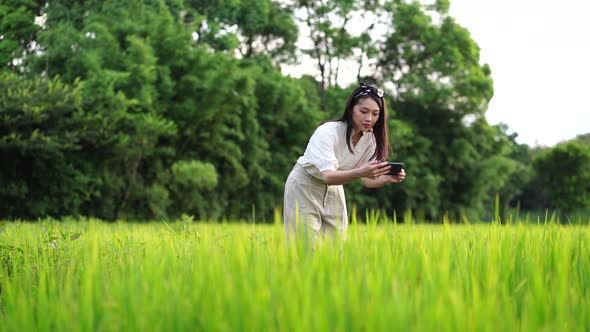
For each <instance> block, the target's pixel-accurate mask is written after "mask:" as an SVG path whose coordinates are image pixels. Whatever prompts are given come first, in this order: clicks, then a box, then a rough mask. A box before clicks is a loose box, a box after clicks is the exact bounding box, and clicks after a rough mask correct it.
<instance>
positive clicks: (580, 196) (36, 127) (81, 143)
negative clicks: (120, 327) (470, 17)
mask: <svg viewBox="0 0 590 332" xmlns="http://www.w3.org/2000/svg"><path fill="white" fill-rule="evenodd" d="M448 8H449V2H448V1H446V0H440V1H436V2H435V3H434V4H433V5H428V6H424V5H421V4H418V3H408V2H405V1H386V3H384V1H378V0H334V1H326V0H323V1H304V0H297V1H281V2H277V1H271V0H230V1H199V0H168V1H163V0H162V1H155V0H125V1H122V0H115V1H98V0H85V1H79V0H77V1H71V0H68V1H66V0H56V1H51V2H48V1H42V0H38V1H4V2H3V5H2V6H0V64H1V67H0V218H2V219H14V218H22V219H35V218H38V217H45V216H52V217H62V216H66V215H73V216H76V215H85V216H93V217H98V218H102V219H106V220H117V219H123V220H154V219H160V218H175V217H178V216H179V215H180V214H182V213H186V214H190V215H194V216H195V218H197V219H221V218H228V219H231V220H234V219H236V218H237V219H239V218H249V217H250V216H252V215H253V214H254V213H255V214H256V218H257V220H270V216H271V215H272V213H273V209H275V208H280V207H281V205H282V199H283V188H284V181H285V179H286V176H287V175H288V173H289V171H290V169H291V167H292V166H293V164H294V162H295V161H296V159H297V157H298V156H299V155H300V154H302V153H303V151H304V149H305V146H306V144H307V140H308V139H309V136H310V135H311V133H312V132H313V131H314V129H315V127H316V126H317V125H318V124H319V123H320V122H321V121H323V120H326V119H329V118H334V117H335V116H336V115H338V114H339V113H340V112H341V111H342V110H343V107H344V103H345V101H346V97H347V95H348V93H349V91H350V89H351V87H341V86H339V85H338V84H336V82H338V76H339V75H342V72H343V69H342V68H341V66H343V64H344V63H345V62H350V61H354V63H355V64H356V66H357V67H356V72H355V74H356V77H357V80H358V81H366V82H371V83H375V84H378V85H380V86H383V87H386V89H389V90H390V92H391V95H392V96H391V97H390V98H389V100H388V103H389V110H390V116H389V126H390V133H391V135H390V136H391V137H390V139H391V143H392V146H393V156H392V157H391V158H390V159H392V160H398V161H403V162H404V163H405V164H406V165H407V166H406V168H407V172H408V178H407V180H406V181H405V182H404V184H403V185H395V186H389V187H386V188H382V189H378V190H370V189H365V188H363V187H362V185H361V183H360V182H359V183H355V184H351V185H349V186H347V189H346V190H347V192H348V196H347V197H348V199H349V203H350V204H351V205H355V206H357V210H358V211H364V210H365V209H373V208H374V209H383V210H385V211H387V212H388V213H391V212H392V211H397V213H398V216H401V215H402V212H404V211H408V210H410V209H411V210H412V211H415V212H416V213H417V214H419V215H420V216H422V217H424V218H427V219H430V220H434V221H437V220H440V219H441V218H442V217H443V216H450V217H452V218H468V219H471V220H477V219H481V218H485V216H489V215H490V214H491V213H493V210H494V202H495V199H496V197H499V198H500V206H501V208H502V209H505V208H509V207H515V206H518V207H520V208H521V209H523V210H543V209H559V210H561V211H564V212H568V213H570V212H575V211H583V210H584V209H587V208H588V207H590V143H589V137H588V136H585V137H580V138H579V139H577V140H575V141H572V142H568V143H567V144H561V145H558V146H556V147H553V148H550V149H541V148H534V149H533V148H530V147H528V146H526V145H520V144H517V143H516V141H515V138H516V134H509V133H507V128H506V127H505V126H504V125H496V126H492V125H490V124H489V123H488V122H487V121H486V118H485V111H486V109H487V105H488V102H489V100H490V99H491V97H492V95H493V82H492V79H491V69H490V67H489V66H488V65H485V64H483V65H482V64H480V60H479V48H478V46H477V44H476V42H475V41H474V40H472V39H471V37H470V35H469V32H468V31H467V30H466V29H465V28H463V27H461V26H460V25H458V24H457V23H456V22H455V21H454V20H453V18H452V17H451V16H449V13H448ZM300 27H305V29H301V31H299V28H300ZM303 31H305V37H307V38H308V39H309V41H310V46H309V48H307V49H299V48H297V44H296V41H297V39H298V38H299V36H300V35H302V36H303V34H304V32H303ZM298 62H308V64H310V65H313V66H315V67H316V68H317V70H318V76H317V77H310V76H303V77H301V78H292V77H289V76H286V75H284V74H282V72H281V66H282V65H285V64H295V63H298ZM347 70H349V69H347ZM352 85H356V83H354V84H352ZM515 111H517V110H515ZM531 121H534V119H531Z"/></svg>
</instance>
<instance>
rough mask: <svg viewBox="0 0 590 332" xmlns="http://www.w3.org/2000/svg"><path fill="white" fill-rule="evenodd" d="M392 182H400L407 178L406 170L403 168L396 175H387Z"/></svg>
mask: <svg viewBox="0 0 590 332" xmlns="http://www.w3.org/2000/svg"><path fill="white" fill-rule="evenodd" d="M387 177H388V178H389V181H390V182H393V183H400V182H402V181H403V180H404V179H405V178H406V171H405V170H404V169H403V168H402V170H401V171H399V173H397V174H396V175H387Z"/></svg>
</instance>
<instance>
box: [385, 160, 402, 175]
mask: <svg viewBox="0 0 590 332" xmlns="http://www.w3.org/2000/svg"><path fill="white" fill-rule="evenodd" d="M387 164H388V165H389V166H391V170H390V171H389V173H387V175H397V173H399V172H400V171H401V170H402V168H404V163H397V162H393V161H388V162H387Z"/></svg>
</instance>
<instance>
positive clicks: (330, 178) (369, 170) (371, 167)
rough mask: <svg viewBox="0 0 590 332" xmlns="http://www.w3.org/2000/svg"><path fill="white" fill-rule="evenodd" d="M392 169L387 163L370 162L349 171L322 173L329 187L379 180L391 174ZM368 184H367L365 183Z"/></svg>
mask: <svg viewBox="0 0 590 332" xmlns="http://www.w3.org/2000/svg"><path fill="white" fill-rule="evenodd" d="M389 169H390V167H389V166H388V165H387V162H379V161H376V160H374V161H370V162H368V163H367V164H365V165H363V166H361V167H359V168H355V169H351V170H347V171H331V170H328V171H323V172H321V174H322V178H323V179H324V182H325V183H326V184H327V185H331V186H332V185H341V184H345V183H348V182H351V181H353V180H356V179H361V178H363V180H364V178H372V179H378V178H379V177H381V176H384V175H385V174H387V172H389ZM365 184H366V183H365Z"/></svg>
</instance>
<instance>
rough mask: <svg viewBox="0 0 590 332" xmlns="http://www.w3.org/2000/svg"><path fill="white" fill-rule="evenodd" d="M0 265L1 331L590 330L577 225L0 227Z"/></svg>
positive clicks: (585, 234)
mask: <svg viewBox="0 0 590 332" xmlns="http://www.w3.org/2000/svg"><path fill="white" fill-rule="evenodd" d="M299 243H301V241H300V242H299ZM0 267H1V269H0V331H163V330H165V331H200V330H204V331H241V330H243V331H411V330H414V331H588V330H590V290H589V288H590V227H589V226H572V225H570V226H560V225H555V224H546V225H523V224H516V225H510V226H501V225H498V224H479V225H395V224H384V225H352V226H351V227H350V228H349V231H348V238H347V240H346V241H345V242H344V243H340V242H326V243H322V244H320V245H318V246H317V247H316V249H315V250H314V251H313V253H312V252H311V251H309V250H306V249H305V248H302V247H301V246H298V247H295V246H292V247H291V248H290V249H288V248H287V246H286V244H285V238H284V232H283V227H282V225H252V224H229V225H219V224H202V223H191V222H176V223H169V224H166V223H151V224H130V223H116V224H107V223H101V222H97V221H90V222H67V223H56V222H39V223H5V224H4V225H3V226H1V227H0Z"/></svg>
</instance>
